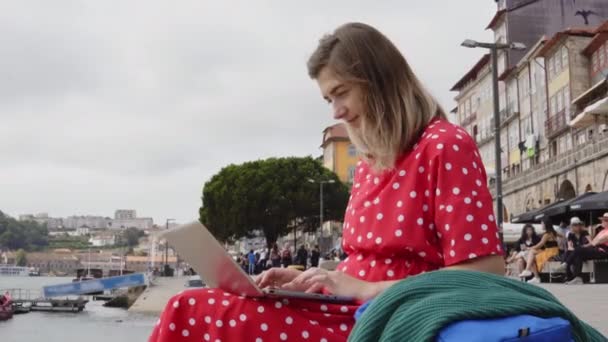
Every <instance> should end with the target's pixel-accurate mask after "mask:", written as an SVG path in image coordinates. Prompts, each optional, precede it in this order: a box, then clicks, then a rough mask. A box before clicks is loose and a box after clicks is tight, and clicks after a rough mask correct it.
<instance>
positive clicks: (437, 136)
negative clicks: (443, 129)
mask: <svg viewBox="0 0 608 342" xmlns="http://www.w3.org/2000/svg"><path fill="white" fill-rule="evenodd" d="M431 138H433V139H437V138H439V135H437V134H433V136H431Z"/></svg>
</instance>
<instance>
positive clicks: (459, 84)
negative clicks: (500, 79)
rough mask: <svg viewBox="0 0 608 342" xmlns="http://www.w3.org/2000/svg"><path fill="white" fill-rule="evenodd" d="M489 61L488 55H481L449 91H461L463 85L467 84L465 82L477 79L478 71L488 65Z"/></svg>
mask: <svg viewBox="0 0 608 342" xmlns="http://www.w3.org/2000/svg"><path fill="white" fill-rule="evenodd" d="M489 61H490V54H485V55H483V56H482V57H481V58H480V59H479V61H477V63H475V65H474V66H473V67H472V68H471V70H469V71H468V72H467V73H466V74H464V76H462V78H461V79H460V80H458V82H456V84H454V86H453V87H452V89H450V90H451V91H457V90H460V89H462V87H463V86H464V85H465V84H467V82H469V81H470V80H474V79H476V78H477V74H478V73H479V71H480V70H481V69H482V68H483V67H484V66H485V65H486V64H488V62H489Z"/></svg>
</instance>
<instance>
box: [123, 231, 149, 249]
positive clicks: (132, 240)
mask: <svg viewBox="0 0 608 342" xmlns="http://www.w3.org/2000/svg"><path fill="white" fill-rule="evenodd" d="M122 235H123V239H121V240H122V241H123V243H124V244H126V245H127V246H128V247H134V246H137V245H138V244H139V238H140V237H142V236H144V232H143V231H142V230H139V229H137V228H127V229H125V230H124V231H123V232H122Z"/></svg>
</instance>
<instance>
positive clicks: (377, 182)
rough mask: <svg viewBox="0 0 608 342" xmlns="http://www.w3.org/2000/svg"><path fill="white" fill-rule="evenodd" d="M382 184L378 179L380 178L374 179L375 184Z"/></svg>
mask: <svg viewBox="0 0 608 342" xmlns="http://www.w3.org/2000/svg"><path fill="white" fill-rule="evenodd" d="M379 183H380V179H378V177H375V178H374V184H376V185H378V184H379Z"/></svg>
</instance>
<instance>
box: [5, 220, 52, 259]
mask: <svg viewBox="0 0 608 342" xmlns="http://www.w3.org/2000/svg"><path fill="white" fill-rule="evenodd" d="M48 234H49V233H48V230H47V228H46V226H44V225H40V224H38V223H36V222H34V221H17V220H15V219H14V218H12V217H10V216H7V215H5V214H4V213H2V212H1V211H0V249H3V248H5V249H9V250H18V249H20V248H22V249H24V250H26V251H32V250H40V249H42V248H44V247H45V246H47V245H48V244H49V237H48Z"/></svg>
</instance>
